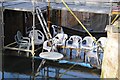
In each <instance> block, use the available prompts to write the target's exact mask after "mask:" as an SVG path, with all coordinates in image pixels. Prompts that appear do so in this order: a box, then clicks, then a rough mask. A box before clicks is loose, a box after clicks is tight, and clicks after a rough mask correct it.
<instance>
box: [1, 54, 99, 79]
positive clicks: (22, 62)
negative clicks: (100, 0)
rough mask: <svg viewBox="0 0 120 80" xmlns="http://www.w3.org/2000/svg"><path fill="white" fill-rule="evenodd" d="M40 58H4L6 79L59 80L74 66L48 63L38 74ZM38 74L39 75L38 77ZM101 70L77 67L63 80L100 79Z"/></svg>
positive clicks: (53, 62)
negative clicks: (71, 79)
mask: <svg viewBox="0 0 120 80" xmlns="http://www.w3.org/2000/svg"><path fill="white" fill-rule="evenodd" d="M41 61H42V60H41V59H40V58H39V57H35V58H27V57H22V56H15V55H5V56H4V69H3V70H4V78H18V79H19V78H29V79H32V80H34V79H38V78H39V79H41V78H51V77H52V78H58V77H59V76H60V75H61V74H63V73H64V72H65V71H66V70H67V69H68V68H69V67H70V66H71V65H72V64H66V63H59V62H57V61H46V63H45V64H44V65H43V66H42V67H41V70H40V72H37V69H38V66H39V65H40V63H41ZM48 66H49V67H48ZM36 74H37V75H36ZM99 77H100V70H97V69H88V68H84V67H80V66H77V65H76V66H75V67H74V68H72V70H70V71H68V72H67V73H65V74H64V75H63V76H61V78H98V79H99Z"/></svg>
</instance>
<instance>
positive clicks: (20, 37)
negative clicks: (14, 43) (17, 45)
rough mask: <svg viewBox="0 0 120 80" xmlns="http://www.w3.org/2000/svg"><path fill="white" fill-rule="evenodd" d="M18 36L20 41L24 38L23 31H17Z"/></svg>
mask: <svg viewBox="0 0 120 80" xmlns="http://www.w3.org/2000/svg"><path fill="white" fill-rule="evenodd" d="M16 37H17V39H18V40H19V41H20V40H22V39H23V36H22V33H21V32H20V31H17V35H16Z"/></svg>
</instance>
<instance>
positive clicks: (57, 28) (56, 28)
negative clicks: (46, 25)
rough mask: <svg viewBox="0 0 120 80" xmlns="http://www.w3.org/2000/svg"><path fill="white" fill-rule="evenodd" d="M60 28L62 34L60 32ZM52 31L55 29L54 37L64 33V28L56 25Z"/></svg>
mask: <svg viewBox="0 0 120 80" xmlns="http://www.w3.org/2000/svg"><path fill="white" fill-rule="evenodd" d="M59 28H60V32H59V31H58V30H59ZM52 29H53V37H54V36H55V35H56V34H57V33H64V31H63V28H62V27H60V26H56V25H52Z"/></svg>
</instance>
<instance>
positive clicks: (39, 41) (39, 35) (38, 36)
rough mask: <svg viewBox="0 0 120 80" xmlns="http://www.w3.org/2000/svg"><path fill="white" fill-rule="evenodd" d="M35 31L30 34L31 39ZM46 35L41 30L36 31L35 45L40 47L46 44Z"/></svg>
mask: <svg viewBox="0 0 120 80" xmlns="http://www.w3.org/2000/svg"><path fill="white" fill-rule="evenodd" d="M32 36H33V30H31V31H30V32H29V37H30V38H32ZM44 39H45V38H44V34H43V33H42V32H41V31H39V30H34V42H35V45H40V44H42V43H43V42H44Z"/></svg>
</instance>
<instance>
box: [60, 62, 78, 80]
mask: <svg viewBox="0 0 120 80" xmlns="http://www.w3.org/2000/svg"><path fill="white" fill-rule="evenodd" d="M75 65H77V64H73V65H72V66H71V67H69V68H68V69H67V70H66V71H65V72H64V73H62V74H61V75H60V76H59V78H60V77H62V76H63V75H64V74H66V72H68V71H69V70H70V69H72V68H73V67H74V66H75Z"/></svg>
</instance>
